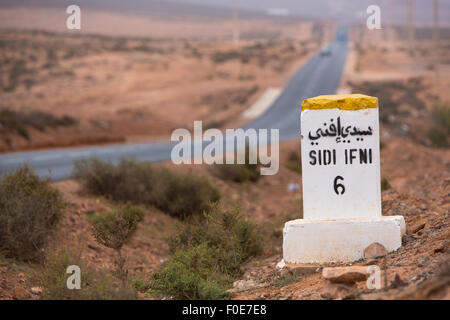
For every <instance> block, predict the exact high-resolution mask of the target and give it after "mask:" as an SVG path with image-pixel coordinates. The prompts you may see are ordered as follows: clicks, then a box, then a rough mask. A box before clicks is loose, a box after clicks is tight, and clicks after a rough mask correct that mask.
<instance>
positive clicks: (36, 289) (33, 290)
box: [31, 287, 42, 295]
mask: <svg viewBox="0 0 450 320" xmlns="http://www.w3.org/2000/svg"><path fill="white" fill-rule="evenodd" d="M31 293H32V294H35V295H40V294H41V293H42V288H41V287H33V288H31Z"/></svg>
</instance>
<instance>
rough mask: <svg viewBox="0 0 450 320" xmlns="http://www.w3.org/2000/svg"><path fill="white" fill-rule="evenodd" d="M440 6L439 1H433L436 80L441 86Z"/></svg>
mask: <svg viewBox="0 0 450 320" xmlns="http://www.w3.org/2000/svg"><path fill="white" fill-rule="evenodd" d="M438 6H439V4H438V0H434V1H433V13H434V25H433V40H434V41H433V42H434V46H435V49H434V52H435V54H436V65H435V67H434V69H435V79H436V83H437V84H439V68H438V64H439V7H438Z"/></svg>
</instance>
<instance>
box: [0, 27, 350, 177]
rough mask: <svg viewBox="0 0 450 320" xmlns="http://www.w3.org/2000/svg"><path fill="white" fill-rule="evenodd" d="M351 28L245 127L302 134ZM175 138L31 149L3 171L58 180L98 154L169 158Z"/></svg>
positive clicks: (0, 163) (331, 82) (0, 158)
mask: <svg viewBox="0 0 450 320" xmlns="http://www.w3.org/2000/svg"><path fill="white" fill-rule="evenodd" d="M346 33H347V31H346V30H345V29H343V28H340V30H339V31H338V35H337V39H336V41H335V42H334V43H332V44H330V45H329V49H330V51H331V54H330V55H324V56H322V55H321V54H320V53H317V54H316V55H314V56H313V57H312V58H310V59H309V60H308V61H307V62H306V64H305V65H303V66H302V67H301V69H300V70H299V71H298V72H297V74H296V75H295V76H294V77H293V78H292V79H291V81H290V82H289V84H288V85H287V87H286V88H285V89H284V91H283V93H282V94H281V95H280V96H279V97H278V99H277V100H276V101H275V102H274V103H273V105H272V106H271V107H270V108H269V109H268V110H267V111H266V112H265V113H263V114H262V115H261V116H260V117H259V118H257V119H255V120H254V121H252V122H250V123H249V124H248V125H246V126H245V127H244V129H248V128H255V129H279V130H280V141H286V140H292V139H298V138H299V137H300V112H301V110H300V105H301V102H302V101H303V100H304V99H306V98H310V97H314V96H317V95H321V94H333V93H335V92H336V89H337V87H338V85H339V81H340V79H341V74H342V70H343V67H344V64H345V60H346V57H347V37H346ZM174 145H175V142H155V143H153V142H152V143H136V144H125V145H124V144H122V145H107V146H90V147H76V148H65V149H52V150H46V151H29V152H20V153H12V154H4V155H0V173H5V172H10V171H13V170H15V169H17V168H18V167H19V166H21V165H23V164H28V165H29V166H30V167H32V168H33V169H34V170H35V171H36V172H37V174H38V175H39V176H41V177H47V176H50V178H51V180H53V181H58V180H64V179H67V178H69V177H70V174H71V172H72V169H73V162H74V161H76V160H80V159H85V158H91V157H96V158H99V159H102V160H108V161H112V162H114V163H116V162H117V161H119V160H120V159H121V158H134V159H136V160H139V161H151V162H159V161H167V160H170V153H171V150H172V147H173V146H174Z"/></svg>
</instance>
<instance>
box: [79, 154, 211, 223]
mask: <svg viewBox="0 0 450 320" xmlns="http://www.w3.org/2000/svg"><path fill="white" fill-rule="evenodd" d="M73 176H74V177H75V178H76V179H79V180H80V181H81V182H82V184H83V186H84V188H85V190H86V191H88V192H89V193H92V194H95V195H103V196H106V197H109V198H111V199H113V200H116V201H131V202H133V203H141V204H151V205H154V206H156V207H158V208H160V209H161V210H163V211H165V212H166V213H168V214H169V215H171V216H174V217H177V218H180V219H185V218H187V217H189V216H192V215H196V214H201V213H202V212H203V211H204V210H207V209H208V208H209V204H210V203H211V202H216V201H218V200H219V198H220V194H219V192H218V191H217V189H216V188H214V187H212V186H211V184H210V183H209V181H208V180H207V179H206V178H202V177H195V176H193V175H191V174H180V173H175V172H172V171H170V170H169V169H167V168H154V167H153V166H152V165H151V163H150V162H142V163H140V162H137V161H133V160H122V161H121V162H120V163H119V164H118V165H117V166H115V165H113V164H111V163H108V162H104V161H101V160H98V159H91V160H82V161H78V162H76V163H75V169H74V172H73Z"/></svg>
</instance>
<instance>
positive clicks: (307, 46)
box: [0, 23, 319, 152]
mask: <svg viewBox="0 0 450 320" xmlns="http://www.w3.org/2000/svg"><path fill="white" fill-rule="evenodd" d="M204 25H205V26H207V25H208V24H207V23H205V24H204ZM284 27H286V26H284ZM289 28H290V30H291V31H292V32H291V35H293V36H294V35H295V34H297V33H300V34H301V33H302V32H303V31H302V29H301V28H300V29H297V26H296V25H295V24H292V25H290V26H289ZM0 45H1V46H2V50H1V53H0V61H1V63H0V70H1V73H0V75H1V76H0V80H1V82H0V84H1V87H2V88H3V90H2V91H3V92H2V93H1V94H2V101H1V106H2V108H4V109H8V110H14V111H19V112H22V113H27V112H31V111H36V110H37V111H41V112H44V113H46V114H51V115H54V116H58V117H63V116H69V117H71V118H73V119H74V120H75V121H76V122H77V124H76V125H71V126H58V127H52V126H48V127H46V128H45V130H36V128H35V127H33V126H28V130H29V131H30V134H29V139H26V138H24V137H23V136H21V135H20V134H18V133H17V132H15V131H14V130H9V131H8V130H3V133H4V134H2V137H3V139H1V141H0V151H3V152H5V151H6V152H7V151H14V150H22V149H30V148H45V147H55V146H69V145H79V144H91V143H103V142H112V141H115V142H120V141H143V140H158V139H167V138H168V137H169V136H170V133H171V132H172V131H173V130H174V129H176V128H179V127H187V128H189V127H190V126H192V125H193V121H194V120H203V121H204V125H205V126H208V127H212V126H214V127H223V126H224V125H228V126H233V125H238V124H240V123H242V119H240V118H241V115H242V113H243V111H244V110H246V109H247V108H249V107H250V106H251V104H252V103H253V102H255V101H256V100H257V99H258V98H259V97H260V95H262V94H263V93H264V92H265V90H266V89H267V88H269V87H283V86H284V85H285V84H286V82H287V81H288V79H289V77H290V76H291V75H292V74H293V73H294V71H295V70H297V69H298V68H299V67H300V66H301V65H302V64H303V63H304V62H305V61H306V59H307V58H308V57H309V56H310V55H311V54H312V53H313V52H315V51H316V50H317V48H318V46H319V44H318V42H317V41H316V40H315V39H313V38H312V35H311V34H310V36H309V37H308V38H306V39H305V40H301V41H299V40H293V39H292V37H289V38H287V37H281V36H280V37H277V38H274V39H270V40H268V39H264V38H259V39H258V38H257V39H255V40H242V41H241V43H240V47H239V48H237V47H235V46H234V45H232V44H230V43H226V42H217V41H211V40H192V39H184V40H174V39H171V38H166V39H157V38H136V37H131V38H130V37H127V38H123V37H116V36H115V37H108V36H103V35H102V36H100V35H98V36H93V35H82V36H80V35H67V34H64V33H49V32H39V31H7V30H3V31H0ZM244 121H245V119H244ZM1 129H2V128H0V130H1Z"/></svg>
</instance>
